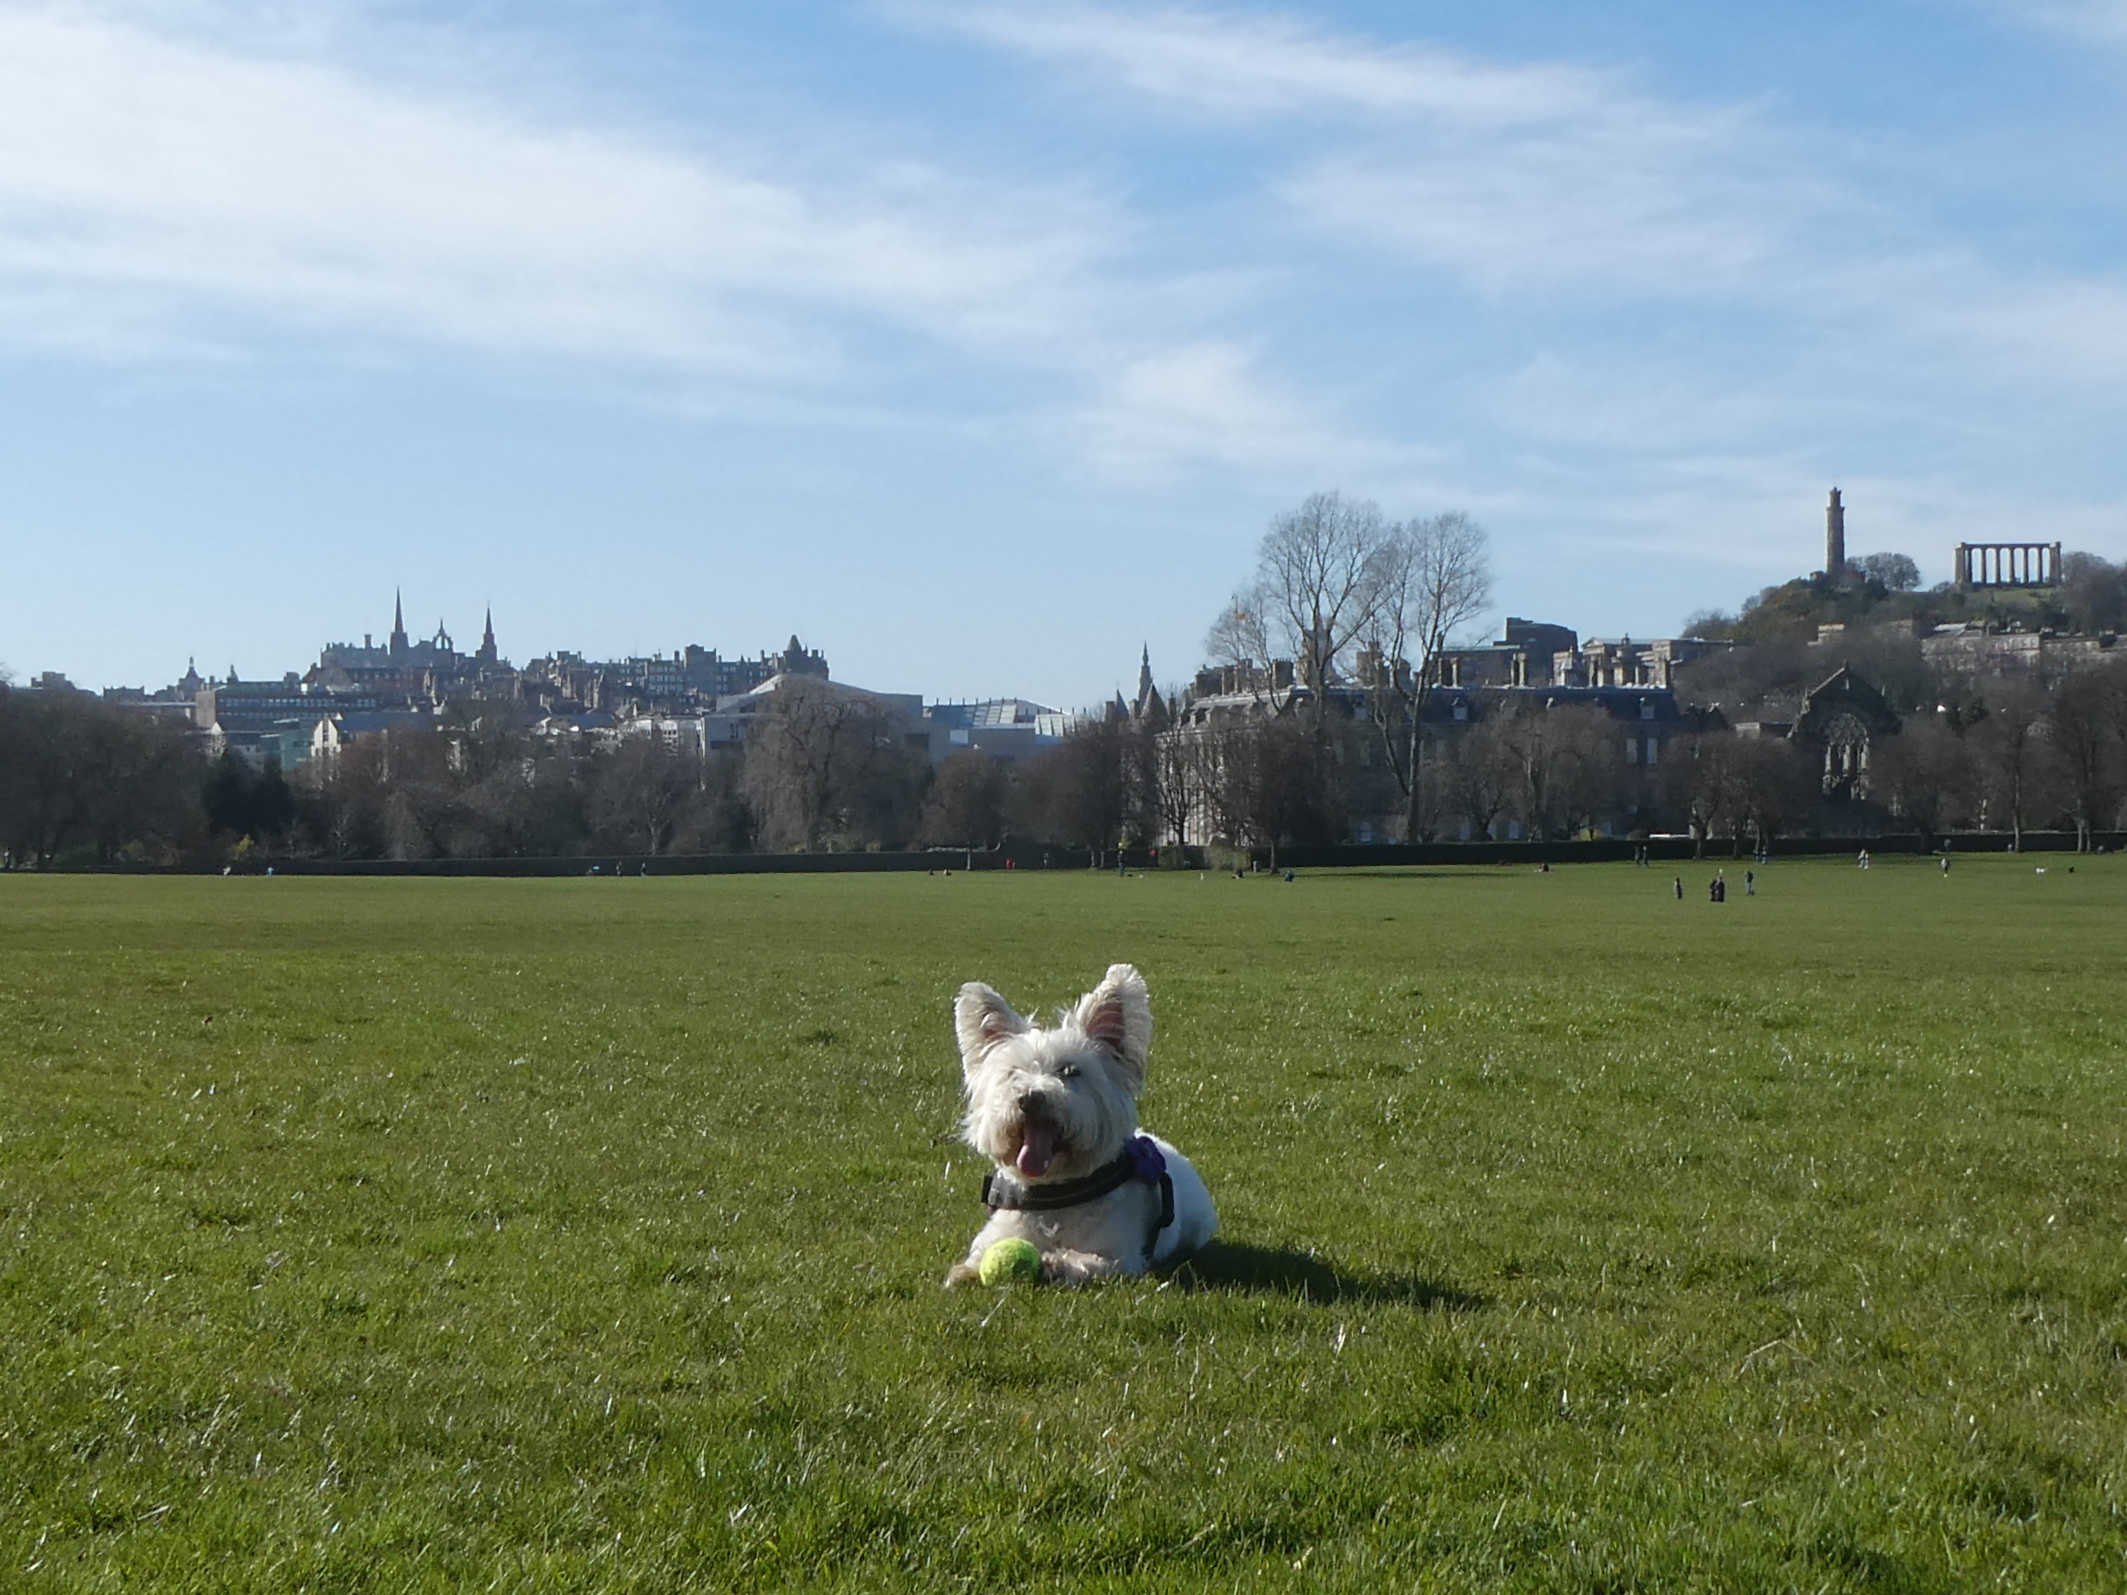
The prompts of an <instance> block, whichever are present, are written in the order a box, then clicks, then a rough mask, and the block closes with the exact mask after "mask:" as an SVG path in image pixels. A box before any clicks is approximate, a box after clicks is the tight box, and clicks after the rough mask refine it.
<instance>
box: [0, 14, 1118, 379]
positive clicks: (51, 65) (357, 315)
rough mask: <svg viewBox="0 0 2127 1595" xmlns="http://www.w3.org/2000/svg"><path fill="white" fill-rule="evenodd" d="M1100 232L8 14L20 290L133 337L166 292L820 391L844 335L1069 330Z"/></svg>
mask: <svg viewBox="0 0 2127 1595" xmlns="http://www.w3.org/2000/svg"><path fill="white" fill-rule="evenodd" d="M1095 222H1096V218H1094V217H1092V216H1091V215H1090V214H1089V206H1088V204H1087V203H1086V202H1085V201H1084V200H1083V199H1082V197H1079V196H1067V195H1060V194H1049V195H1039V196H1034V195H1026V194H1015V193H1014V192H1011V191H1009V190H1006V191H999V192H970V189H969V186H968V185H967V184H965V183H962V182H959V181H956V180H954V179H951V178H949V177H947V176H946V175H944V174H940V173H936V172H928V171H925V170H923V169H922V168H920V167H912V166H908V165H905V164H895V163H890V162H885V161H878V160H872V161H864V162H854V163H852V166H851V168H850V169H849V170H848V171H846V172H845V173H844V174H842V175H841V176H840V177H839V178H838V179H836V180H832V181H812V182H809V183H803V182H799V181H796V180H792V179H788V178H784V177H781V176H778V175H776V174H773V173H762V172H758V171H754V170H749V169H747V168H745V167H744V166H742V165H739V164H737V163H735V162H725V161H719V160H718V159H717V158H716V157H715V156H714V155H713V154H704V153H702V152H701V151H699V150H696V149H681V148H676V147H674V148H668V147H661V146H659V145H658V144H656V143H654V142H651V141H648V140H645V139H643V138H631V137H627V136H621V135H611V134H603V133H599V132H594V131H589V130H586V129H583V128H580V127H572V126H568V125H556V124H554V123H551V122H546V121H542V120H541V119H539V118H537V117H536V116H534V115H530V114H527V113H526V112H524V111H523V110H522V109H520V108H515V107H508V106H501V105H496V104H490V103H484V102H482V101H481V100H479V99H477V98H474V97H470V96H467V97H460V98H451V97H444V96H438V95H436V94H433V93H425V92H424V93H410V92H405V91H402V90H397V89H394V88H392V87H390V86H387V85H380V84H378V83H376V82H372V81H368V80H365V79H362V78H360V77H357V76H354V75H351V74H349V73H348V72H345V71H343V70H338V69H336V68H334V67H332V66H327V65H319V64H314V63H311V62H308V61H305V60H301V59H286V58H273V59H267V58H262V57H257V56H247V55H242V54H237V53H234V52H232V51H229V50H226V49H223V48H220V47H217V46H212V45H202V44H199V43H196V42H192V41H187V40H180V39H173V38H170V37H167V36H165V35H162V34H160V33H155V32H149V31H146V30H143V29H140V28H136V27H132V26H129V25H126V24H123V23H114V22H110V21H105V20H101V19H97V18H93V17H89V18H84V17H80V16H60V15H55V14H51V13H37V12H33V13H11V14H7V15H0V290H4V291H5V292H6V293H7V294H11V295H14V296H16V297H18V298H19V297H20V296H22V295H25V294H30V293H33V292H36V293H48V292H52V291H55V290H57V289H61V288H63V289H64V291H65V293H66V295H67V296H69V297H73V298H78V299H83V300H84V301H86V298H87V296H88V293H89V290H90V289H92V288H95V287H100V288H102V289H104V290H106V291H107V292H108V293H109V294H110V295H111V296H113V297H114V298H122V299H124V300H125V301H126V302H127V303H128V304H129V305H131V306H133V307H134V314H135V317H136V318H137V317H138V314H139V309H140V307H142V306H144V305H148V304H151V303H153V302H155V301H156V300H158V299H159V300H160V301H161V302H162V303H163V304H164V305H165V306H166V308H167V309H168V310H169V312H170V314H171V316H172V317H173V319H183V318H184V317H185V316H186V315H187V314H188V313H192V312H196V311H197V310H198V309H199V308H200V307H201V306H203V305H204V306H210V307H214V308H217V309H219V310H221V311H225V312H226V311H241V312H245V313H249V314H254V315H263V316H266V317H270V318H277V319H280V320H282V321H284V322H286V323H289V324H294V325H300V326H304V327H308V328H325V329H339V330H344V331H348V332H350V333H353V334H356V335H359V336H364V337H369V338H375V339H380V340H391V339H406V338H413V339H423V340H441V341H445V342H455V343H460V344H465V345H472V346H478V347H484V348H489V349H496V350H507V351H510V352H512V353H518V354H534V355H537V354H561V355H567V356H571V357H592V358H607V359H613V360H620V361H629V362H641V363H646V364H651V365H656V366H664V367H671V368H677V369H683V370H698V371H702V372H713V373H717V374H720V375H732V376H736V377H739V378H742V379H743V378H751V379H771V378H772V379H776V380H785V381H809V380H821V379H824V378H827V377H830V376H833V375H836V374H839V373H840V372H841V371H842V370H843V368H844V361H845V350H844V347H843V345H844V334H845V333H847V332H848V331H849V330H850V326H849V322H848V320H845V319H844V318H851V319H854V320H855V321H856V322H858V323H863V322H870V323H874V324H878V325H882V326H886V327H890V328H895V329H899V330H902V331H908V332H914V333H917V334H919V335H922V336H927V337H932V338H938V339H943V340H968V341H972V342H977V343H980V342H982V341H984V340H989V339H1004V338H1014V337H1030V338H1032V337H1039V336H1042V335H1047V336H1049V337H1052V338H1061V337H1063V336H1065V335H1066V334H1065V329H1064V328H1063V327H1061V326H1060V325H1056V324H1054V323H1055V320H1056V318H1057V317H1059V316H1061V315H1063V314H1064V313H1065V312H1066V310H1068V308H1069V307H1070V305H1071V302H1072V299H1073V295H1074V294H1075V293H1077V292H1079V291H1080V290H1079V286H1078V279H1079V277H1080V275H1081V274H1082V273H1083V272H1084V271H1085V270H1086V268H1087V266H1088V264H1089V262H1091V261H1092V260H1094V259H1095V258H1096V257H1097V256H1098V254H1099V252H1100V250H1101V249H1102V247H1103V245H1102V242H1101V238H1100V234H1099V231H1098V228H1097V226H1096V225H1095ZM1044 317H1047V318H1049V320H1050V323H1051V324H1049V325H1044V324H1043V323H1044ZM106 319H107V318H106ZM95 320H96V318H95V317H93V316H92V317H89V318H86V319H85V332H86V330H87V328H88V326H89V324H91V323H93V322H94V321H95ZM45 335H46V336H51V335H52V329H50V328H46V329H45Z"/></svg>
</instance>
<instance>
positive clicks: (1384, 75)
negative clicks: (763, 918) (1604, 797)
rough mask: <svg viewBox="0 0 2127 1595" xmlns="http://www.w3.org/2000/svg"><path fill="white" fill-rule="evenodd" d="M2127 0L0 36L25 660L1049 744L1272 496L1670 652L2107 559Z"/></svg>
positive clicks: (339, 19)
mask: <svg viewBox="0 0 2127 1595" xmlns="http://www.w3.org/2000/svg"><path fill="white" fill-rule="evenodd" d="M2123 88H2127V0H2050V3H2049V0H1905V3H1900V0H1879V3H1876V4H1862V5H1853V4H1846V5H1837V6H1835V5H1829V4H1814V3H1807V0H1803V3H1791V4H1789V5H1785V6H1781V7H1768V8H1749V9H1746V8H1730V7H1708V6H1702V5H1685V4H1653V3H1620V4H1611V5H1607V6H1604V7H1600V8H1558V7H1555V6H1552V5H1535V4H1519V3H1514V0H1494V3H1492V4H1490V5H1488V6H1485V7H1472V6H1466V5H1457V6H1452V7H1450V6H1437V7H1436V6H1426V5H1412V4H1402V5H1387V4H1378V5H1367V4H1347V5H1327V4H1321V5H1311V6H1285V7H1254V6H1246V7H1244V6H1227V5H1211V4H1201V5H1178V6H1172V7H1163V6H1158V5H1128V6H1125V5H1119V4H1118V5H1103V4H1078V3H1075V0H1048V3H1041V4H1016V3H1015V4H982V3H975V4H957V3H948V0H857V3H851V4H831V3H825V0H820V3H790V4H782V5H775V6H761V5H751V4H747V5H738V4H730V5H701V4H697V5H678V4H660V3H655V0H601V3H590V0H582V3H566V4H564V3H545V4H538V3H532V4H513V5H507V6H505V5H497V4H492V3H465V4H458V5H418V4H411V3H385V0H318V3H315V4H307V5H290V4H285V3H278V0H230V3H217V0H152V3H150V0H107V3H102V4H57V3H19V4H18V3H8V0H0V406H4V409H0V414H4V415H5V417H6V424H5V426H4V427H0V484H4V486H0V569H4V575H0V664H4V665H5V666H6V668H7V669H9V670H10V671H11V672H12V673H13V674H14V675H15V676H16V677H17V678H18V679H19V678H22V677H26V676H28V675H30V674H33V673H35V672H37V671H41V670H47V669H57V670H62V671H65V672H66V673H68V674H69V675H71V676H72V677H73V678H74V679H75V680H76V681H79V682H81V683H83V684H85V685H92V686H101V685H105V684H110V683H119V682H124V683H132V684H146V685H149V686H155V685H160V684H162V683H164V682H167V681H169V680H171V679H173V678H174V677H175V676H177V675H178V674H179V673H181V672H182V671H183V669H184V667H185V661H186V659H187V658H188V657H194V656H196V657H197V659H198V662H199V665H200V668H201V669H202V670H204V671H210V672H221V671H225V670H227V669H228V668H230V667H231V666H232V665H233V666H235V667H236V668H237V669H238V670H240V671H241V672H242V673H244V674H246V675H258V674H266V673H269V672H274V673H277V672H279V671H281V670H285V669H298V668H301V667H302V666H303V665H305V664H306V663H307V662H309V661H310V660H311V659H313V658H314V657H315V656H316V651H317V648H318V646H319V644H320V643H322V642H324V641H327V640H359V638H360V636H361V634H362V633H363V632H365V631H368V632H374V633H377V634H379V635H381V634H382V633H383V632H384V631H385V630H387V629H388V627H389V625H390V614H391V608H390V606H391V598H392V592H393V589H394V588H395V587H398V588H403V590H404V592H405V594H406V603H407V613H408V622H409V626H410V628H411V629H413V630H415V631H416V632H417V633H422V632H425V631H427V630H428V629H429V628H431V627H432V626H433V625H434V624H435V623H436V621H437V620H438V619H439V618H440V619H442V620H444V621H446V622H447V623H448V624H449V626H450V628H451V630H452V632H453V633H454V635H455V637H456V639H457V641H458V642H459V644H460V646H461V647H466V648H470V647H471V646H473V644H474V643H475V642H477V640H478V636H479V630H480V616H481V613H482V610H483V608H484V607H485V606H487V605H489V604H492V605H493V607H494V613H495V622H496V629H497V633H498V636H499V639H500V642H501V645H502V648H503V650H504V652H505V653H507V654H509V655H511V656H512V657H514V658H516V659H518V660H520V661H522V660H523V659H526V658H528V657H531V656H532V655H534V654H537V653H543V652H547V651H550V650H552V649H555V648H573V649H576V650H578V651H580V652H583V653H587V654H592V655H594V656H616V655H625V654H629V653H638V652H649V651H665V652H669V651H670V650H672V649H674V648H677V647H678V646H680V645H681V644H683V643H687V642H700V643H702V644H704V645H707V646H712V647H719V648H722V649H723V650H725V651H726V652H727V653H753V652H757V651H759V650H761V649H766V648H772V647H779V646H780V645H781V644H782V642H783V641H784V639H785V638H787V637H788V636H789V635H790V634H791V633H793V632H795V633H797V634H799V635H801V636H802V637H803V638H804V640H805V641H806V642H807V643H808V644H810V645H813V646H817V647H819V648H821V649H823V650H824V651H825V652H826V653H827V655H828V657H829V659H830V660H831V661H832V663H833V666H834V671H835V674H836V675H837V676H838V677H839V678H842V679H844V680H849V681H854V682H858V683H860V684H863V685H867V686H874V687H878V688H882V689H888V690H895V691H910V692H920V693H922V694H924V695H925V696H926V697H931V698H944V697H966V696H977V695H989V694H1005V693H1017V694H1021V695H1025V696H1029V697H1033V698H1037V699H1041V700H1043V701H1046V702H1049V703H1053V704H1059V705H1066V706H1075V705H1079V704H1083V703H1087V702H1090V701H1093V700H1096V699H1098V698H1100V697H1103V696H1105V695H1106V694H1107V693H1108V692H1109V691H1110V690H1112V689H1113V688H1114V687H1115V686H1116V685H1117V684H1119V683H1121V684H1127V683H1129V682H1130V681H1132V680H1134V678H1135V675H1136V665H1137V656H1138V648H1139V646H1140V644H1141V643H1149V645H1150V647H1151V650H1152V658H1153V664H1154V668H1155V672H1156V673H1157V674H1158V675H1159V676H1160V677H1161V678H1162V679H1163V680H1172V679H1178V678H1181V677H1184V676H1186V675H1187V674H1189V673H1190V672H1191V671H1193V670H1194V668H1195V667H1196V665H1197V664H1198V663H1199V662H1200V654H1201V644H1202V638H1203V635H1204V631H1205V629H1206V627H1207V626H1208V624H1209V622H1210V621H1211V619H1212V618H1213V616H1214V614H1215V613H1216V611H1217V609H1218V607H1219V605H1220V601H1221V600H1222V599H1223V598H1224V597H1225V595H1226V594H1227V593H1228V592H1229V591H1230V590H1231V589H1232V587H1233V586H1234V585H1235V584H1236V583H1237V582H1238V581H1239V580H1240V579H1241V578H1242V577H1243V576H1244V575H1245V573H1246V571H1247V569H1248V567H1249V565H1250V563H1251V558H1252V552H1253V548H1254V544H1255V542H1256V540H1257V538H1258V537H1259V536H1260V534H1261V532H1262V530H1263V528H1264V526H1265V525H1266V524H1267V523H1268V521H1269V520H1270V519H1271V517H1273V516H1274V515H1275V514H1277V513H1278V512H1279V511H1281V510H1283V509H1286V508H1289V507H1291V506H1293V505H1295V504H1297V503H1298V502H1299V501H1300V500H1301V499H1302V498H1304V497H1305V496H1306V495H1307V494H1309V493H1310V492H1314V491H1316V490H1319V489H1324V488H1336V489H1340V490H1342V491H1344V492H1346V493H1349V494H1355V495H1360V496H1364V497H1369V498H1373V499H1375V500H1377V501H1378V502H1379V503H1380V504H1381V505H1382V507H1383V508H1384V509H1385V510H1386V511H1388V512H1389V513H1390V514H1391V515H1393V516H1398V517H1400V516H1405V515H1427V514H1432V513H1435V512H1438V511H1441V510H1447V509H1461V510H1465V511H1467V512H1469V513H1470V514H1472V515H1473V516H1475V517H1476V518H1477V519H1478V520H1479V521H1481V522H1482V523H1483V524H1484V525H1485V526H1486V527H1487V528H1488V529H1489V531H1490V533H1491V536H1492V542H1493V551H1494V563H1495V567H1496V573H1497V581H1496V612H1495V616H1494V619H1495V621H1496V619H1497V617H1498V616H1499V615H1503V614H1505V613H1506V612H1508V611H1512V612H1513V613H1515V614H1519V615H1525V616H1529V617H1532V618H1538V619H1546V620H1556V621H1560V622H1563V623H1566V624H1569V625H1573V626H1575V627H1578V628H1579V629H1580V630H1581V631H1582V632H1583V633H1584V634H1586V633H1592V634H1604V635H1615V634H1617V633H1620V632H1629V633H1632V634H1634V635H1640V636H1653V635H1660V634H1664V633H1668V632H1671V631H1673V630H1674V629H1675V628H1676V627H1677V626H1678V625H1679V624H1680V623H1681V622H1682V620H1683V619H1684V617H1685V616H1686V615H1687V614H1690V613H1692V612H1694V611H1696V610H1698V609H1701V608H1705V607H1710V606H1721V607H1733V606H1734V605H1736V604H1737V603H1738V602H1740V600H1741V599H1742V598H1743V597H1744V596H1746V595H1747V594H1748V593H1750V592H1752V591H1754V590H1755V589H1756V588H1758V587H1759V586H1762V585H1764V584H1765V583H1768V582H1772V581H1777V580H1781V579H1784V578H1785V577H1787V576H1789V575H1793V574H1797V573H1800V572H1802V571H1806V570H1809V569H1812V568H1814V567H1815V566H1817V565H1819V564H1821V562H1822V548H1823V542H1822V537H1823V504H1824V499H1825V493H1826V490H1827V489H1828V488H1829V487H1830V486H1831V485H1832V484H1833V483H1838V484H1839V485H1840V486H1841V487H1842V488H1844V490H1845V496H1846V499H1847V502H1848V505H1849V514H1848V544H1849V547H1850V549H1851V550H1852V551H1853V552H1855V553H1857V554H1859V553H1864V552H1869V551H1874V550H1879V549H1895V550H1899V551H1902V552H1906V553H1909V554H1911V555H1913V556H1914V557H1915V558H1916V559H1917V560H1918V561H1919V562H1920V565H1921V568H1922V572H1923V574H1924V576H1925V578H1926V579H1927V580H1929V581H1931V582H1932V581H1936V580H1940V579H1943V578H1944V577H1946V576H1947V575H1948V573H1949V572H1948V567H1949V550H1950V548H1951V546H1952V545H1953V544H1955V543H1956V542H1958V541H1960V540H1970V541H1983V540H2010V539H2029V540H2034V541H2048V542H2050V541H2055V540H2059V541H2062V542H2064V543H2066V544H2067V545H2068V546H2069V547H2070V548H2085V549H2090V550H2092V551H2094V552H2098V553H2101V554H2104V555H2105V556H2107V557H2108V558H2113V559H2121V558H2127V529H2123V526H2127V523H2123V520H2122V503H2123V494H2122V491H2121V487H2120V484H2119V464H2118V462H2119V459H2120V453H2121V451H2120V439H2121V436H2122V431H2123V429H2122V422H2123V420H2127V414H2123V411H2127V404H2123V400H2127V272H2123V268H2122V264H2121V262H2122V251H2121V248H2120V244H2121V233H2122V228H2121V220H2122V205H2123V202H2122V199H2121V195H2122V194H2127V182H2123V178H2127V170H2123V168H2127V138H2123V137H2122V134H2123V132H2127V127H2123V122H2127V113H2123V107H2127V95H2123V93H2122V90H2123Z"/></svg>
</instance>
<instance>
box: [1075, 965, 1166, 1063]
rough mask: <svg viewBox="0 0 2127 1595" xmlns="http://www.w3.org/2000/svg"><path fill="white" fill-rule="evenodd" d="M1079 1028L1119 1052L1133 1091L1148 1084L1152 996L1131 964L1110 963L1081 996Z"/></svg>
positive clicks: (1117, 1056) (1115, 1052) (1109, 1048)
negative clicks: (1146, 1077)
mask: <svg viewBox="0 0 2127 1595" xmlns="http://www.w3.org/2000/svg"><path fill="white" fill-rule="evenodd" d="M1072 1017H1073V1018H1074V1019H1076V1020H1077V1021H1078V1027H1079V1028H1080V1029H1081V1030H1083V1031H1085V1033H1086V1034H1087V1035H1089V1036H1091V1037H1092V1038H1093V1039H1094V1040H1095V1041H1098V1042H1100V1043H1102V1044H1103V1045H1105V1046H1106V1047H1107V1048H1108V1050H1109V1051H1110V1052H1112V1053H1114V1054H1115V1059H1116V1062H1117V1063H1118V1064H1120V1065H1121V1066H1122V1070H1123V1073H1124V1075H1125V1076H1126V1077H1127V1078H1128V1080H1129V1082H1130V1086H1131V1089H1132V1090H1136V1089H1137V1088H1138V1087H1140V1086H1142V1085H1143V1084H1144V1083H1145V1058H1146V1055H1147V1054H1148V1053H1150V1052H1151V1051H1152V996H1151V993H1149V992H1147V991H1146V990H1145V977H1144V976H1143V975H1140V974H1139V973H1138V972H1137V970H1136V968H1135V966H1133V965H1130V964H1110V965H1109V966H1108V972H1107V974H1105V975H1103V976H1102V977H1101V982H1100V984H1099V985H1097V986H1095V987H1094V988H1093V989H1092V990H1091V991H1089V992H1087V993H1086V994H1085V995H1084V996H1083V997H1081V998H1079V999H1078V1009H1077V1011H1076V1012H1075V1013H1074V1014H1073V1015H1072Z"/></svg>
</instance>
